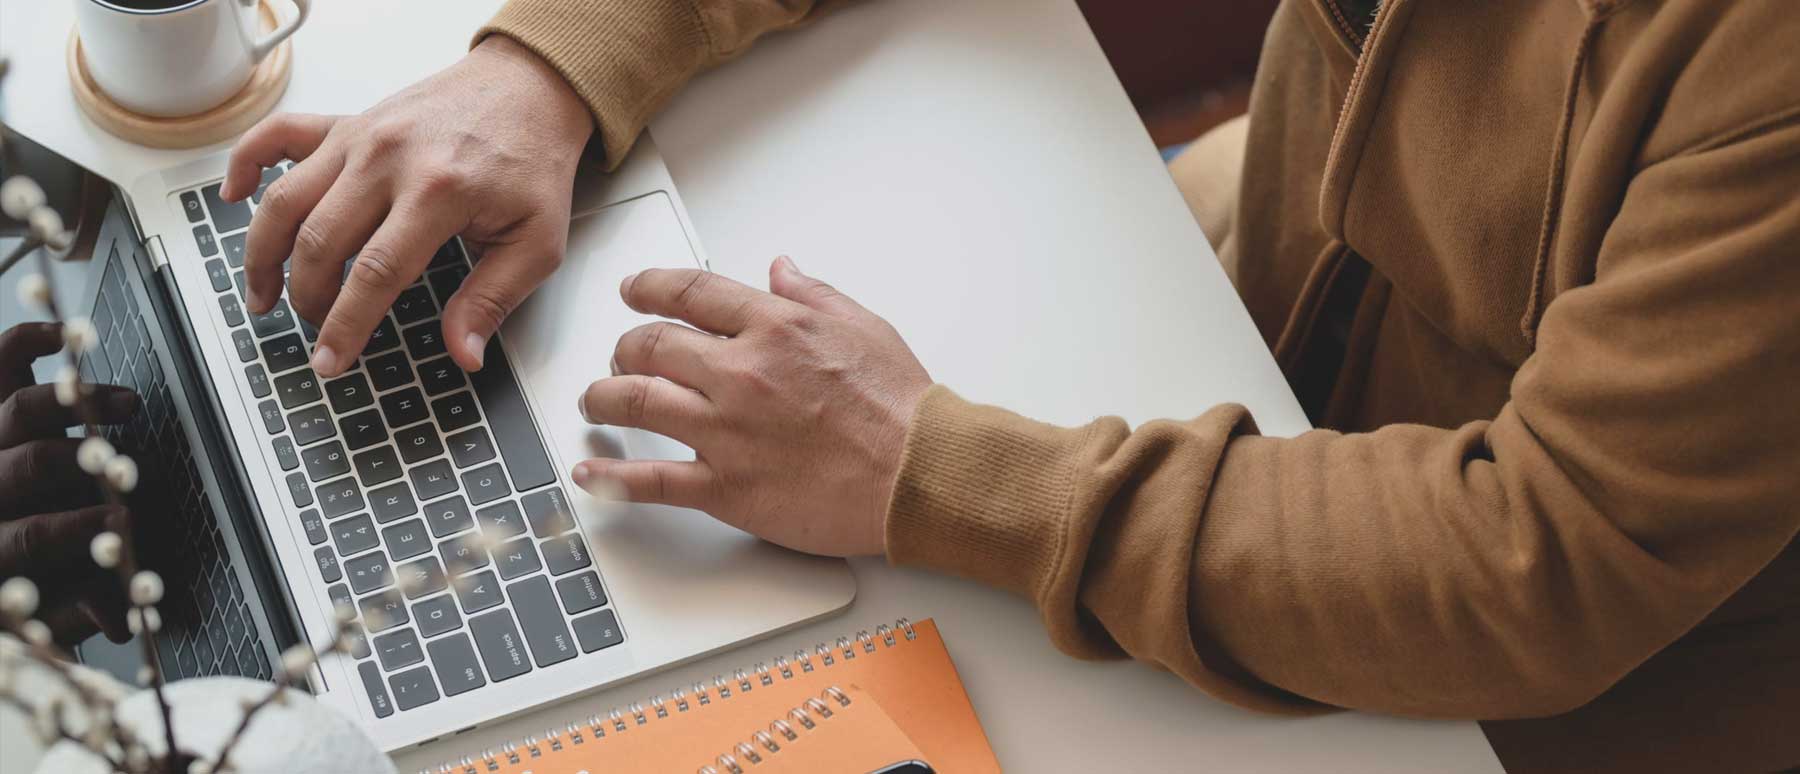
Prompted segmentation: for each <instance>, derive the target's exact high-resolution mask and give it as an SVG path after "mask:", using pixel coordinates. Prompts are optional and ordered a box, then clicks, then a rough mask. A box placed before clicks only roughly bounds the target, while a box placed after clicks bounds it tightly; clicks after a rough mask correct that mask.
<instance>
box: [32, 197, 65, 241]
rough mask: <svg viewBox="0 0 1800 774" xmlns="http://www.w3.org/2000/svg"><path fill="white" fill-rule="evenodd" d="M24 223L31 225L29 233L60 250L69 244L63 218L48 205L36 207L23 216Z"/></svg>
mask: <svg viewBox="0 0 1800 774" xmlns="http://www.w3.org/2000/svg"><path fill="white" fill-rule="evenodd" d="M25 225H27V226H30V227H31V235H32V236H34V237H37V238H38V239H41V240H43V241H44V243H45V244H48V245H50V246H51V247H53V248H55V249H58V250H61V249H63V248H64V247H68V246H69V234H68V232H67V231H64V230H63V219H62V216H61V215H58V214H56V210H53V209H50V208H49V207H38V208H36V209H33V210H32V211H31V214H30V215H26V216H25Z"/></svg>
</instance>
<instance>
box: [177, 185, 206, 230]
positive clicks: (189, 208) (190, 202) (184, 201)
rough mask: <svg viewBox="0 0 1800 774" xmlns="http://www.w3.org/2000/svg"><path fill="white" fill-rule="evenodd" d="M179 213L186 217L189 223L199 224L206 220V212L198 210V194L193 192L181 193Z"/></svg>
mask: <svg viewBox="0 0 1800 774" xmlns="http://www.w3.org/2000/svg"><path fill="white" fill-rule="evenodd" d="M181 211H182V213H183V214H185V215H187V219H188V222H189V223H199V222H200V221H202V220H205V219H206V211H205V210H202V209H200V194H197V193H195V192H193V191H183V192H182V193H181Z"/></svg>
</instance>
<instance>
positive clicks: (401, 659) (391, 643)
mask: <svg viewBox="0 0 1800 774" xmlns="http://www.w3.org/2000/svg"><path fill="white" fill-rule="evenodd" d="M374 645H375V658H376V659H378V660H380V661H381V668H382V669H386V670H389V671H392V670H395V669H402V668H405V667H409V666H412V665H414V664H417V663H419V662H421V661H424V660H425V648H424V646H422V645H420V644H419V635H417V634H413V633H412V630H411V629H401V630H400V631H397V632H392V633H390V634H383V635H381V636H380V637H376V638H375V641H374Z"/></svg>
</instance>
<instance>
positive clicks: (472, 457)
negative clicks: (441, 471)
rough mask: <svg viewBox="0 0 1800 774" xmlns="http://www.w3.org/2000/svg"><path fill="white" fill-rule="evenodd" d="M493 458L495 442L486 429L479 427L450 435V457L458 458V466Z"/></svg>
mask: <svg viewBox="0 0 1800 774" xmlns="http://www.w3.org/2000/svg"><path fill="white" fill-rule="evenodd" d="M493 458H494V444H493V442H492V441H490V440H488V434H487V431H486V430H483V429H481V428H479V427H477V428H472V429H469V430H464V431H462V432H460V433H457V434H456V435H453V436H450V459H453V460H456V466H457V467H459V468H466V467H469V466H470V465H480V464H481V463H483V462H487V461H488V460H491V459H493Z"/></svg>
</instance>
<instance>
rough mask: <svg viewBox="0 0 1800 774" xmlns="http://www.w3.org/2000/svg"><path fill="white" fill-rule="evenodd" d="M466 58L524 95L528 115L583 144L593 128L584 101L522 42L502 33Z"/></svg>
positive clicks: (476, 47)
mask: <svg viewBox="0 0 1800 774" xmlns="http://www.w3.org/2000/svg"><path fill="white" fill-rule="evenodd" d="M469 59H470V60H472V61H473V62H476V63H479V64H480V65H481V66H483V67H484V68H485V69H490V70H492V71H494V72H495V74H496V81H497V82H498V83H500V84H502V85H503V86H504V87H505V88H507V89H509V90H513V91H515V92H517V93H519V94H521V95H522V96H523V97H524V101H525V102H526V103H527V105H528V110H529V114H531V115H533V116H534V117H535V120H541V121H543V122H544V125H545V126H546V127H547V128H550V129H552V130H553V131H555V133H556V134H557V136H559V137H562V138H565V139H567V140H569V141H571V142H573V143H574V144H575V145H576V147H577V148H579V147H582V146H585V145H586V144H587V142H588V139H589V138H591V137H592V136H593V135H594V132H595V131H596V129H597V126H596V124H595V120H594V115H593V113H592V112H591V111H589V110H588V106H587V103H585V102H583V101H582V99H581V95H579V94H577V93H576V92H575V88H574V87H573V86H571V85H570V84H569V82H568V80H567V79H565V78H564V77H563V76H562V74H561V73H560V72H558V71H557V70H556V68H554V67H552V66H551V65H550V63H549V62H548V61H546V60H545V59H544V58H543V57H541V56H538V55H537V53H536V52H534V51H532V50H531V49H529V48H526V47H525V46H524V44H521V43H520V42H519V41H517V40H514V39H512V38H510V37H507V36H506V35H500V34H494V35H488V36H487V37H485V38H483V39H482V40H481V42H480V43H477V44H476V45H475V47H474V48H473V49H470V51H469Z"/></svg>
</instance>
